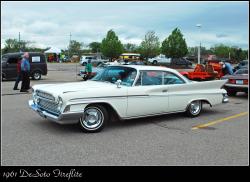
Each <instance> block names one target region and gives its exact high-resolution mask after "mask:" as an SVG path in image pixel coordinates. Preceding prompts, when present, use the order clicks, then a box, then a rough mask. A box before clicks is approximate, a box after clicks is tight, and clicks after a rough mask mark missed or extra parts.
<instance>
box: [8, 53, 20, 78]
mask: <svg viewBox="0 0 250 182" xmlns="http://www.w3.org/2000/svg"><path fill="white" fill-rule="evenodd" d="M17 62H18V57H9V58H8V60H7V62H6V78H15V77H16V76H17Z"/></svg>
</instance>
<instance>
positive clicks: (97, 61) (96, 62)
mask: <svg viewBox="0 0 250 182" xmlns="http://www.w3.org/2000/svg"><path fill="white" fill-rule="evenodd" d="M88 60H91V64H93V65H95V66H98V65H99V64H102V63H105V62H108V60H105V59H100V58H97V57H96V56H82V57H81V59H80V64H81V65H82V66H85V65H86V64H87V63H88Z"/></svg>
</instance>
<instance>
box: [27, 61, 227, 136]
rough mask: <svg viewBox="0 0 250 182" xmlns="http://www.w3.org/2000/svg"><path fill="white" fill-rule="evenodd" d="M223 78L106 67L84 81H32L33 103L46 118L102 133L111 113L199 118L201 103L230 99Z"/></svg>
mask: <svg viewBox="0 0 250 182" xmlns="http://www.w3.org/2000/svg"><path fill="white" fill-rule="evenodd" d="M225 82H226V80H215V81H208V82H193V81H190V80H188V79H186V78H185V77H184V76H182V75H181V74H180V73H179V72H178V71H176V70H174V69H170V68H164V67H158V66H139V65H120V66H108V67H107V68H106V69H105V70H104V71H103V72H102V74H98V75H96V76H95V77H94V78H93V79H92V80H88V81H86V82H78V83H75V82H73V83H63V84H40V85H34V86H33V87H32V96H33V97H32V98H33V99H32V100H29V107H30V108H31V109H32V110H33V111H35V112H36V113H38V114H39V115H40V116H41V117H43V118H47V119H48V120H51V121H54V122H57V123H60V124H73V123H79V126H80V127H81V128H82V129H83V131H85V132H98V131H101V130H102V129H103V127H104V126H105V124H106V123H107V121H109V119H110V118H113V116H117V117H118V118H119V119H122V120H126V119H132V118H140V117H147V116H154V115H161V114H167V113H178V112H186V113H187V115H188V116H191V117H196V116H198V115H199V114H200V113H201V111H202V105H203V104H209V105H210V106H213V105H216V104H221V103H226V102H228V98H227V95H226V90H224V89H221V87H222V86H223V85H224V83H225Z"/></svg>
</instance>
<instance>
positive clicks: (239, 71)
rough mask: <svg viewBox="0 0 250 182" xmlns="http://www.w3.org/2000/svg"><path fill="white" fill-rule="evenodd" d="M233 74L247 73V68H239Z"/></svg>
mask: <svg viewBox="0 0 250 182" xmlns="http://www.w3.org/2000/svg"><path fill="white" fill-rule="evenodd" d="M234 74H235V75H247V74H248V70H247V69H240V70H238V71H236V72H235V73H234Z"/></svg>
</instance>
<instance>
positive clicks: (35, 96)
mask: <svg viewBox="0 0 250 182" xmlns="http://www.w3.org/2000/svg"><path fill="white" fill-rule="evenodd" d="M32 97H33V102H34V103H35V104H37V102H38V97H37V94H36V91H35V90H34V89H32Z"/></svg>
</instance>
